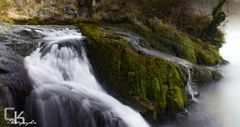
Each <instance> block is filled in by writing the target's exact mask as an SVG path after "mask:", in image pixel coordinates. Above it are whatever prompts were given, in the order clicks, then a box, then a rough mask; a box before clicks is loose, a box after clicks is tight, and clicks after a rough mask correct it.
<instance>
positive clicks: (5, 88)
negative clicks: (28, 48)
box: [0, 46, 32, 110]
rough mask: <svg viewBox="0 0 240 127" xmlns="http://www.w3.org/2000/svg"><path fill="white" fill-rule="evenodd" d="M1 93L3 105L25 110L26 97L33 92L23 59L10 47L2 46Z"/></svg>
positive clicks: (0, 65) (0, 50)
mask: <svg viewBox="0 0 240 127" xmlns="http://www.w3.org/2000/svg"><path fill="white" fill-rule="evenodd" d="M0 70H1V73H0V75H1V76H0V84H2V85H1V86H0V91H1V97H0V100H1V103H0V104H1V105H3V106H12V105H15V106H16V107H15V108H16V109H17V110H23V109H24V105H25V97H26V96H28V95H29V94H30V92H31V90H32V86H31V81H30V79H29V78H28V75H27V72H26V70H25V68H24V64H23V57H22V56H21V55H19V54H17V53H16V52H14V51H13V50H11V49H10V48H9V47H6V46H0Z"/></svg>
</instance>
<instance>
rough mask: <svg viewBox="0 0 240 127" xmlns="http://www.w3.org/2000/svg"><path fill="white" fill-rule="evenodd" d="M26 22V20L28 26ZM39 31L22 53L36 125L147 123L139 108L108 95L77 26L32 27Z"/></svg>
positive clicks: (128, 126)
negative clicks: (33, 43)
mask: <svg viewBox="0 0 240 127" xmlns="http://www.w3.org/2000/svg"><path fill="white" fill-rule="evenodd" d="M29 27H30V26H29ZM29 29H32V30H34V31H35V32H38V33H39V34H41V35H43V39H42V40H41V41H40V42H39V44H38V48H37V49H36V50H35V51H34V52H33V53H32V54H31V55H30V56H27V57H25V67H26V69H27V70H28V75H29V77H30V78H31V79H32V81H33V90H32V92H31V94H30V96H28V97H27V98H26V104H25V105H26V106H25V113H26V117H27V119H29V120H31V119H34V120H35V121H36V122H37V124H38V126H40V127H103V126H104V127H149V125H148V123H147V122H146V121H145V120H144V119H143V118H142V116H141V115H140V113H138V112H137V111H135V110H133V109H132V108H130V107H128V106H126V105H123V104H121V103H120V102H119V101H118V100H116V99H115V98H113V97H112V96H110V95H108V94H107V92H106V91H105V90H104V89H103V88H102V87H101V85H100V84H99V83H98V81H97V80H96V78H95V76H94V75H93V71H92V68H91V64H90V63H89V60H88V58H87V55H86V51H85V48H84V42H83V39H84V38H85V37H84V36H82V34H81V33H80V32H79V31H78V30H77V29H76V28H68V27H59V28H51V27H39V26H38V27H30V28H29Z"/></svg>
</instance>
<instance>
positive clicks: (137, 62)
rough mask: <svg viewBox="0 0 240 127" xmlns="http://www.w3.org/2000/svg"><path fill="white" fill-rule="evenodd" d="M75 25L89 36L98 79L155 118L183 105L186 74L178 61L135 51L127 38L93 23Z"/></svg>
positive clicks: (87, 46)
mask: <svg viewBox="0 0 240 127" xmlns="http://www.w3.org/2000/svg"><path fill="white" fill-rule="evenodd" d="M77 26H78V27H80V28H81V32H82V33H83V34H84V35H85V36H87V38H88V39H87V42H86V48H87V54H88V57H89V59H90V61H91V63H92V66H93V68H94V69H95V71H96V73H97V74H98V76H99V79H100V80H101V81H104V82H105V84H106V85H107V87H110V89H111V90H113V91H115V92H116V93H117V94H118V95H120V96H121V97H123V98H125V99H127V100H130V101H131V103H132V104H134V106H135V107H138V109H141V113H142V114H143V115H144V116H146V117H147V118H150V119H152V120H157V119H158V118H159V117H160V116H161V115H163V114H165V113H174V112H178V111H180V110H182V109H183V108H184V107H186V105H187V104H188V103H187V92H186V91H185V84H186V78H185V76H184V74H183V73H182V71H181V69H180V67H179V66H178V65H176V64H173V63H170V62H168V61H166V60H163V59H160V58H156V57H151V56H145V55H141V54H139V53H137V52H134V51H133V50H132V48H131V47H130V46H129V45H128V42H126V41H124V40H123V39H121V38H119V37H118V36H117V35H115V34H114V33H113V31H111V30H107V29H104V27H100V26H99V25H97V24H95V23H94V24H92V23H90V24H89V23H79V24H78V25H77Z"/></svg>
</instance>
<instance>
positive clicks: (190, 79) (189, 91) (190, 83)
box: [187, 67, 198, 102]
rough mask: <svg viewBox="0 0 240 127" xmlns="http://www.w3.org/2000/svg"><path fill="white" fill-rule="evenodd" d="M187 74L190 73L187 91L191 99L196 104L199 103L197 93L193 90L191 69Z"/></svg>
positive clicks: (188, 69)
mask: <svg viewBox="0 0 240 127" xmlns="http://www.w3.org/2000/svg"><path fill="white" fill-rule="evenodd" d="M187 72H188V80H187V91H188V93H189V94H190V96H191V99H192V100H193V101H194V102H198V100H197V98H196V97H195V95H197V92H195V90H194V89H193V81H192V74H191V70H190V67H187Z"/></svg>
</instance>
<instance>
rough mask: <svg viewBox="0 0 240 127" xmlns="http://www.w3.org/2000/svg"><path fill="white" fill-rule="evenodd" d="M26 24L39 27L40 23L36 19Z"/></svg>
mask: <svg viewBox="0 0 240 127" xmlns="http://www.w3.org/2000/svg"><path fill="white" fill-rule="evenodd" d="M27 24H28V25H39V24H41V23H40V21H39V19H38V18H33V19H30V20H28V22H27Z"/></svg>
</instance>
